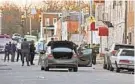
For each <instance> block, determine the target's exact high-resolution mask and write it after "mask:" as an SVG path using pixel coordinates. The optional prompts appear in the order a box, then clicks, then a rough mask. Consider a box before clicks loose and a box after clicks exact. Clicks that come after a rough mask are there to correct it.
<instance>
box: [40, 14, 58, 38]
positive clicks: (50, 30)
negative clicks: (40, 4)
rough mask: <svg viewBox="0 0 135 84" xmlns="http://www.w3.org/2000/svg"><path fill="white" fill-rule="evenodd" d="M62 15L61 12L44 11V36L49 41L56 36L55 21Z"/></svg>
mask: <svg viewBox="0 0 135 84" xmlns="http://www.w3.org/2000/svg"><path fill="white" fill-rule="evenodd" d="M60 17H61V13H55V12H44V13H43V29H44V38H45V39H46V40H47V41H50V40H51V38H53V37H54V32H55V26H54V25H55V23H56V22H57V21H58V20H59V18H60Z"/></svg>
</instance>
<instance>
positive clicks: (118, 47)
mask: <svg viewBox="0 0 135 84" xmlns="http://www.w3.org/2000/svg"><path fill="white" fill-rule="evenodd" d="M120 48H132V49H134V46H128V45H116V46H115V50H119V49H120Z"/></svg>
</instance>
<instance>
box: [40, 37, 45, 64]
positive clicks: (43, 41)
mask: <svg viewBox="0 0 135 84" xmlns="http://www.w3.org/2000/svg"><path fill="white" fill-rule="evenodd" d="M46 50H47V46H46V42H45V40H44V39H41V40H40V42H39V43H38V52H39V60H38V65H40V64H41V61H42V59H41V58H42V56H44V54H45V53H46Z"/></svg>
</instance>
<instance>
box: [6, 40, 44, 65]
mask: <svg viewBox="0 0 135 84" xmlns="http://www.w3.org/2000/svg"><path fill="white" fill-rule="evenodd" d="M40 45H41V44H40ZM42 46H43V45H41V46H40V47H39V51H43V49H44V50H45V48H43V47H42ZM35 50H36V48H35V44H34V41H31V42H28V41H27V39H24V41H23V42H18V43H17V44H15V43H14V42H13V43H11V42H9V43H7V44H6V45H5V57H4V62H5V61H6V60H7V61H9V59H10V55H11V62H15V55H16V52H17V57H16V62H18V61H19V58H20V59H21V61H22V66H24V62H25V61H24V59H25V58H26V63H27V66H30V64H31V65H34V63H33V61H34V57H35Z"/></svg>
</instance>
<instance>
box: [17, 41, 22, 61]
mask: <svg viewBox="0 0 135 84" xmlns="http://www.w3.org/2000/svg"><path fill="white" fill-rule="evenodd" d="M16 47H17V59H16V61H17V62H18V60H19V57H21V60H22V52H21V42H20V41H19V42H18V43H17V46H16Z"/></svg>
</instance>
